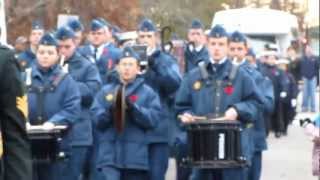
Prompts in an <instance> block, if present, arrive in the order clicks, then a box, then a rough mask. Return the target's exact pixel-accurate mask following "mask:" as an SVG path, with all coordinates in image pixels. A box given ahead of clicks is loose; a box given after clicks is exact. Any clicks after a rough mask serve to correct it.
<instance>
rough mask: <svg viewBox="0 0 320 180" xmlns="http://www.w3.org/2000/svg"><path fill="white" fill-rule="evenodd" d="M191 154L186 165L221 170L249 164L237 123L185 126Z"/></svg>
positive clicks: (211, 121) (214, 122)
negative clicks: (244, 154)
mask: <svg viewBox="0 0 320 180" xmlns="http://www.w3.org/2000/svg"><path fill="white" fill-rule="evenodd" d="M186 129H187V135H188V155H187V157H186V158H184V159H183V161H182V163H183V165H184V166H188V167H196V168H205V169H220V168H237V167H243V166H245V165H246V159H245V158H244V156H243V155H242V152H241V136H240V133H241V126H240V122H237V121H222V120H221V121H219V120H205V121H204V120H203V121H197V122H196V123H190V124H188V125H186Z"/></svg>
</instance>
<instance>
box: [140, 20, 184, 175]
mask: <svg viewBox="0 0 320 180" xmlns="http://www.w3.org/2000/svg"><path fill="white" fill-rule="evenodd" d="M156 32H157V30H156V27H155V26H154V24H153V22H152V21H151V20H150V19H144V20H143V21H142V22H141V23H140V24H139V27H138V42H139V43H140V44H146V45H147V46H148V47H147V56H148V65H147V68H146V69H145V73H144V74H143V77H144V78H145V80H146V83H147V84H148V85H149V86H150V87H151V88H152V89H153V90H154V91H155V92H156V93H157V94H158V95H159V96H160V101H161V107H162V113H161V117H160V119H161V122H160V123H159V125H158V126H157V127H156V129H154V130H152V131H151V132H150V133H148V138H149V141H150V145H149V161H150V162H149V164H150V170H149V175H150V176H149V179H152V180H163V179H164V178H165V173H166V170H167V167H168V158H169V145H168V141H169V137H168V136H169V132H168V128H169V119H170V117H169V110H168V108H167V107H168V104H167V102H168V100H169V98H170V95H172V94H173V93H175V92H176V90H177V89H178V88H179V85H180V81H181V77H180V74H179V67H178V65H177V63H176V62H175V61H174V59H172V57H171V56H169V55H167V54H165V53H163V52H161V51H160V50H159V48H158V47H157V46H156Z"/></svg>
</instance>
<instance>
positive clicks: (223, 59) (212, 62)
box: [210, 57, 228, 64]
mask: <svg viewBox="0 0 320 180" xmlns="http://www.w3.org/2000/svg"><path fill="white" fill-rule="evenodd" d="M227 59H228V58H227V57H224V58H222V59H221V60H220V61H219V62H218V63H217V62H216V61H214V60H213V58H212V57H210V62H211V64H223V63H225V62H226V61H227Z"/></svg>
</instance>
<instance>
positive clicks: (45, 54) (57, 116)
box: [26, 34, 81, 180]
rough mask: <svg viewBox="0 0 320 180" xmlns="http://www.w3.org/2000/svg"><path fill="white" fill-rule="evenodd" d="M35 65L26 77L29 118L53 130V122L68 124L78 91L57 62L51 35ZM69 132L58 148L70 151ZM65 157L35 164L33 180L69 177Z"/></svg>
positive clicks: (77, 106)
mask: <svg viewBox="0 0 320 180" xmlns="http://www.w3.org/2000/svg"><path fill="white" fill-rule="evenodd" d="M36 57H37V58H36V60H37V61H36V64H35V65H34V66H33V67H32V72H31V74H30V76H29V75H28V76H27V78H26V85H27V86H28V105H29V120H30V124H31V125H42V126H43V128H44V129H46V130H52V129H54V128H55V126H56V125H66V126H68V127H71V126H72V125H73V124H74V123H75V121H76V120H78V118H79V114H80V103H81V102H80V100H81V99H80V92H79V88H78V85H77V84H76V82H75V81H74V80H73V78H72V77H71V76H70V75H69V74H67V73H64V72H63V70H62V69H61V68H60V66H59V64H58V61H59V55H58V42H57V40H56V39H55V38H54V37H53V35H52V34H45V35H44V36H43V37H42V38H41V40H40V42H39V47H38V49H37V52H36ZM71 138H72V135H71V133H70V131H69V132H68V133H67V134H66V135H64V136H63V139H62V143H61V147H60V148H61V150H62V151H64V152H65V154H66V156H68V155H70V152H71V140H72V139H71ZM69 168H70V164H69V161H68V160H61V161H55V162H53V163H47V164H42V163H41V164H40V163H35V164H34V179H37V180H43V179H46V180H64V179H65V180H69V179H71V178H70V177H69V174H70V173H69V171H70V169H69Z"/></svg>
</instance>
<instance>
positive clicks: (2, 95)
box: [0, 46, 32, 180]
mask: <svg viewBox="0 0 320 180" xmlns="http://www.w3.org/2000/svg"><path fill="white" fill-rule="evenodd" d="M26 103H27V102H26V98H25V96H24V89H23V83H22V82H21V79H20V73H19V71H18V69H17V63H16V60H15V58H14V52H13V51H11V50H9V49H8V48H6V47H4V46H0V127H1V129H0V130H1V135H2V138H1V139H0V151H1V150H3V154H1V153H0V159H1V165H0V166H1V171H0V180H2V179H4V180H18V179H23V180H31V179H32V161H31V152H30V151H31V150H30V145H29V140H28V138H27V133H26V127H25V124H26V112H28V111H27V104H26Z"/></svg>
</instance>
